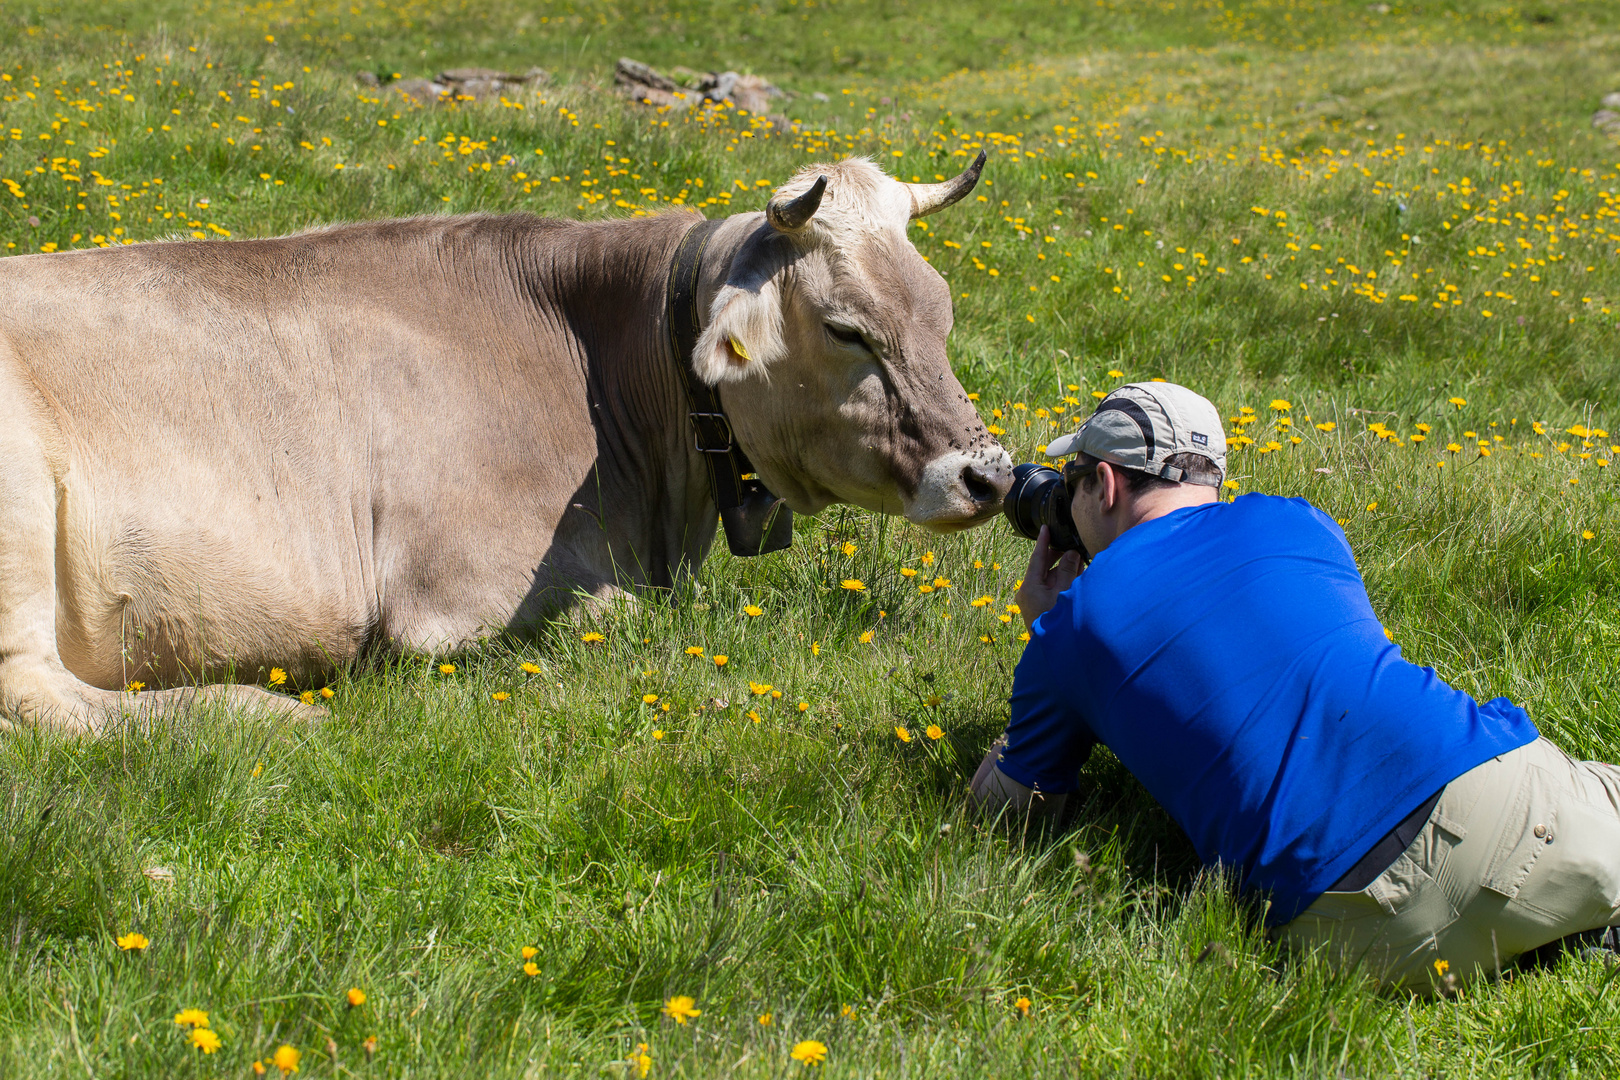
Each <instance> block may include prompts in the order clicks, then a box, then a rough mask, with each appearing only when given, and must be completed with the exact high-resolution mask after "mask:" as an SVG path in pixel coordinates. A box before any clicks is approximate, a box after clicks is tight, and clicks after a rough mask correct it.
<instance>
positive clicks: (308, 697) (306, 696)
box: [298, 690, 315, 705]
mask: <svg viewBox="0 0 1620 1080" xmlns="http://www.w3.org/2000/svg"><path fill="white" fill-rule="evenodd" d="M298 700H299V701H302V702H303V703H304V704H305V705H313V704H315V691H313V690H305V691H304V692H303V693H302V694H299V695H298Z"/></svg>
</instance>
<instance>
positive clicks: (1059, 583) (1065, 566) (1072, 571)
mask: <svg viewBox="0 0 1620 1080" xmlns="http://www.w3.org/2000/svg"><path fill="white" fill-rule="evenodd" d="M1082 569H1084V567H1083V566H1082V565H1081V563H1080V553H1079V552H1077V551H1065V552H1064V553H1063V555H1062V556H1061V557H1059V558H1056V559H1054V558H1053V557H1052V531H1051V530H1050V529H1048V528H1047V527H1046V526H1045V525H1042V526H1041V532H1040V535H1039V536H1037V537H1036V538H1035V550H1033V551H1031V552H1030V553H1029V569H1027V570H1025V571H1024V580H1023V581H1021V582H1019V583H1018V596H1017V598H1016V599H1017V600H1018V613H1019V614H1020V615H1022V616H1023V617H1024V629H1026V630H1033V629H1035V620H1036V619H1038V618H1040V617H1041V616H1042V615H1045V614H1046V613H1047V612H1048V611H1051V610H1052V605H1053V604H1056V603H1057V598H1058V597H1059V596H1061V595H1062V594H1063V593H1065V592H1067V591H1068V590H1069V586H1071V585H1073V584H1074V579H1075V578H1077V577H1079V576H1080V571H1081V570H1082Z"/></svg>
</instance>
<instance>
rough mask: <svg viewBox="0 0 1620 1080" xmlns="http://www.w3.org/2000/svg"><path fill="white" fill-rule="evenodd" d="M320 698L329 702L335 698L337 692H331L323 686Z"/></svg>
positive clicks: (328, 687)
mask: <svg viewBox="0 0 1620 1080" xmlns="http://www.w3.org/2000/svg"><path fill="white" fill-rule="evenodd" d="M321 697H323V698H325V699H326V700H328V701H331V700H332V699H333V698H335V697H337V691H336V690H333V689H332V688H331V687H330V686H323V687H321Z"/></svg>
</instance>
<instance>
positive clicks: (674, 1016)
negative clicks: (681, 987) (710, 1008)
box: [661, 994, 703, 1024]
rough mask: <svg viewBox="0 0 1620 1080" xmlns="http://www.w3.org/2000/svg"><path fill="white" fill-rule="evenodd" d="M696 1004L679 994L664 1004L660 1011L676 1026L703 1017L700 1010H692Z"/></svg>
mask: <svg viewBox="0 0 1620 1080" xmlns="http://www.w3.org/2000/svg"><path fill="white" fill-rule="evenodd" d="M696 1004H697V1002H696V1001H694V1000H692V999H691V998H689V997H687V996H686V995H685V994H681V995H678V996H676V997H672V998H670V999H669V1000H668V1001H666V1002H664V1007H663V1009H662V1010H661V1011H662V1012H663V1014H664V1015H665V1016H667V1017H669V1018H670V1019H671V1020H673V1021H675V1022H676V1023H677V1024H685V1023H686V1022H687V1021H688V1020H696V1019H697V1018H698V1017H700V1016H702V1015H703V1010H702V1009H697V1008H693V1006H695V1005H696Z"/></svg>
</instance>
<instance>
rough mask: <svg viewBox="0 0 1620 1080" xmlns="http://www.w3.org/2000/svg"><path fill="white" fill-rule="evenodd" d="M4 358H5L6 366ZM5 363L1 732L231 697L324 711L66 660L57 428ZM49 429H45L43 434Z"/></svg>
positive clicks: (79, 725)
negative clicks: (145, 682)
mask: <svg viewBox="0 0 1620 1080" xmlns="http://www.w3.org/2000/svg"><path fill="white" fill-rule="evenodd" d="M3 360H4V357H3V356H0V363H3ZM8 374H9V373H8V372H6V371H5V370H4V368H3V366H0V730H3V729H9V728H11V727H12V726H13V724H15V723H19V722H27V723H34V724H39V725H41V726H44V727H49V728H55V729H58V730H62V731H69V732H85V731H96V730H99V729H100V728H101V727H102V726H103V725H104V724H106V723H107V722H108V721H109V720H112V719H116V718H118V717H122V716H128V715H131V714H138V713H149V712H152V711H156V710H164V709H169V708H174V707H184V706H189V705H192V704H195V703H200V702H203V701H227V702H232V703H235V704H240V705H244V706H248V707H250V708H254V709H256V710H257V711H261V712H263V711H267V710H268V711H276V712H299V713H304V714H313V715H318V714H320V712H321V710H315V709H311V708H309V707H308V706H305V705H303V703H301V702H298V701H293V700H291V699H288V698H285V697H281V696H278V695H275V694H270V693H267V692H265V691H263V690H260V689H258V688H256V687H251V686H204V687H181V688H179V689H174V690H157V691H152V692H148V693H141V694H128V693H123V692H120V691H117V690H105V689H101V688H99V687H95V686H91V685H90V684H88V683H86V682H84V681H83V680H81V679H79V678H78V677H77V676H75V675H74V674H73V673H72V672H71V671H69V670H68V669H67V668H66V666H64V665H63V663H62V658H61V655H60V653H59V652H58V649H57V643H56V611H57V581H56V547H57V533H58V528H59V520H58V518H59V513H60V503H59V493H60V492H63V491H65V490H66V488H64V487H62V486H60V485H58V483H57V480H56V474H57V471H58V470H57V469H53V461H52V458H53V456H55V457H57V458H58V459H60V454H57V455H53V454H52V452H51V451H52V449H53V447H52V446H51V445H50V444H51V442H52V441H54V440H51V438H50V437H51V436H52V435H54V431H53V430H52V429H51V426H50V421H49V419H48V417H47V416H45V415H42V414H43V410H42V409H39V408H36V407H34V406H35V404H36V402H35V401H31V400H30V399H29V397H27V396H25V394H23V393H10V392H9V391H12V390H16V389H20V388H19V387H17V386H16V385H15V384H14V383H12V381H11V379H10V378H8ZM42 431H43V434H42Z"/></svg>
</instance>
